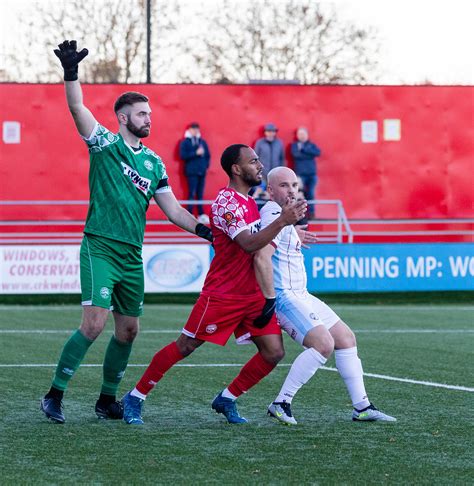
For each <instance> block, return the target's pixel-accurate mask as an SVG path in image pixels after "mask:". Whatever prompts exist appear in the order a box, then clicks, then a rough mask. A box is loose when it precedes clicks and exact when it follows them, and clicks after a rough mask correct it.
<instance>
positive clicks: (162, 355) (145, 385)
mask: <svg viewBox="0 0 474 486" xmlns="http://www.w3.org/2000/svg"><path fill="white" fill-rule="evenodd" d="M183 358H184V356H183V355H182V354H181V353H180V352H179V349H178V346H177V344H176V342H175V341H173V342H172V343H169V344H168V346H165V347H164V348H162V349H160V351H158V352H157V353H156V354H155V356H153V359H152V360H151V363H150V364H149V365H148V368H147V369H146V371H145V373H143V376H142V377H141V378H140V381H139V382H138V383H137V384H136V389H137V390H138V391H139V392H140V393H143V395H148V393H150V391H151V390H152V389H153V387H154V386H155V385H156V384H157V383H158V382H159V381H160V380H161V379H162V378H163V375H164V374H165V373H166V372H167V371H168V370H169V369H170V368H171V367H172V366H173V365H175V364H176V363H177V362H178V361H181V360H182V359H183Z"/></svg>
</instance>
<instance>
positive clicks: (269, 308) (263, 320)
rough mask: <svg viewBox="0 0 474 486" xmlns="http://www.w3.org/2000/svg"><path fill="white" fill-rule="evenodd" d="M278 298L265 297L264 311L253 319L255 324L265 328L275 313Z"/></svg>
mask: <svg viewBox="0 0 474 486" xmlns="http://www.w3.org/2000/svg"><path fill="white" fill-rule="evenodd" d="M275 307H276V299H275V298H273V299H265V305H264V306H263V309H262V313H261V314H260V315H259V316H258V317H257V318H256V319H255V320H254V321H253V325H254V326H255V327H258V328H259V329H262V328H264V327H265V326H266V325H267V324H268V323H269V322H270V319H271V318H272V316H273V314H274V313H275Z"/></svg>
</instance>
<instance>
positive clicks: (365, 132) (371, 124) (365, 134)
mask: <svg viewBox="0 0 474 486" xmlns="http://www.w3.org/2000/svg"><path fill="white" fill-rule="evenodd" d="M360 138H361V140H362V143H377V140H378V123H377V121H376V120H364V121H362V122H361V124H360Z"/></svg>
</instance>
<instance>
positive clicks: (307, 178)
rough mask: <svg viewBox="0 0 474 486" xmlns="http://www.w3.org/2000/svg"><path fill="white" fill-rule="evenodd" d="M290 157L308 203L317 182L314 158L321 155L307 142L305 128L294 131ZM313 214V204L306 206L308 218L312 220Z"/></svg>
mask: <svg viewBox="0 0 474 486" xmlns="http://www.w3.org/2000/svg"><path fill="white" fill-rule="evenodd" d="M291 155H292V156H293V160H294V161H295V172H296V175H297V176H298V177H300V178H301V180H302V181H303V191H304V195H305V197H306V199H307V200H308V201H312V200H313V199H314V198H315V188H316V182H317V180H318V175H317V169H316V157H319V156H320V155H321V150H320V148H319V147H318V146H317V145H316V144H314V143H313V142H311V141H310V140H309V134H308V129H307V128H305V127H300V128H298V130H297V131H296V142H293V143H292V144H291ZM314 214H315V211H314V204H308V216H309V218H310V219H311V218H314Z"/></svg>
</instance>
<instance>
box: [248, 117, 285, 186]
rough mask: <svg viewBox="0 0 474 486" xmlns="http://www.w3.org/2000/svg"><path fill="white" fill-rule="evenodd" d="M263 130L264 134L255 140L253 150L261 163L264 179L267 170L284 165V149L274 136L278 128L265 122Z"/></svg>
mask: <svg viewBox="0 0 474 486" xmlns="http://www.w3.org/2000/svg"><path fill="white" fill-rule="evenodd" d="M263 131H264V132H263V133H264V135H265V136H264V137H263V138H260V139H258V140H257V143H256V144H255V152H256V153H257V155H258V157H259V159H260V162H261V163H262V164H263V177H264V179H265V181H266V180H267V174H268V172H270V171H271V170H272V169H274V168H275V167H279V166H282V165H285V150H284V148H283V143H282V141H281V140H280V139H279V138H277V136H276V135H277V132H278V128H277V127H276V126H275V125H274V124H273V123H267V124H266V125H265V126H264V127H263Z"/></svg>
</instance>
